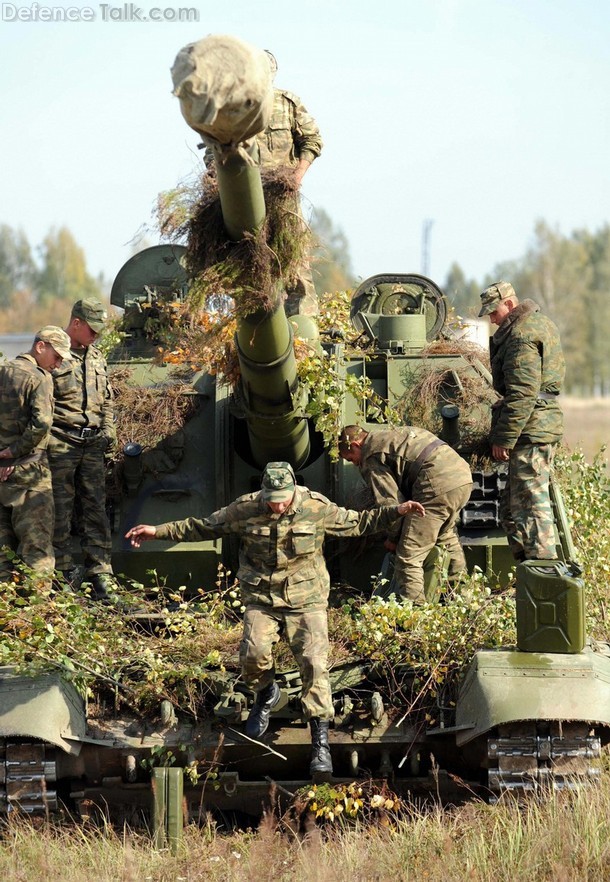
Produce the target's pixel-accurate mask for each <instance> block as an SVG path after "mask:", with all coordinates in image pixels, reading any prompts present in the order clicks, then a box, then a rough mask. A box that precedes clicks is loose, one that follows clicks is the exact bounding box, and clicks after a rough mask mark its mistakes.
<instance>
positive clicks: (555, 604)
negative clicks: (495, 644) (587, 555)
mask: <svg viewBox="0 0 610 882" xmlns="http://www.w3.org/2000/svg"><path fill="white" fill-rule="evenodd" d="M516 595H517V647H518V648H519V649H520V650H522V651H523V652H581V650H582V648H583V646H584V645H585V588H584V583H583V581H582V579H579V578H578V576H577V575H576V574H575V573H574V572H573V570H572V569H570V566H569V564H566V563H564V562H563V561H561V560H526V561H524V562H523V563H521V564H519V565H518V566H517V568H516Z"/></svg>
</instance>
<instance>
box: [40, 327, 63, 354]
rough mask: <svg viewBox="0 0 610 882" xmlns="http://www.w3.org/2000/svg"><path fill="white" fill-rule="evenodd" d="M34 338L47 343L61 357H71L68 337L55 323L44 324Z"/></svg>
mask: <svg viewBox="0 0 610 882" xmlns="http://www.w3.org/2000/svg"><path fill="white" fill-rule="evenodd" d="M36 340H42V342H43V343H49V344H50V345H51V346H52V347H53V349H54V350H55V352H56V353H57V354H58V355H61V357H62V358H66V359H68V358H72V355H71V353H70V338H69V337H68V335H67V334H66V332H65V331H63V330H62V329H61V328H58V327H57V326H56V325H45V326H44V328H41V329H40V330H39V331H38V333H37V334H36Z"/></svg>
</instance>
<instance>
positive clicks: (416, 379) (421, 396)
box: [396, 339, 498, 458]
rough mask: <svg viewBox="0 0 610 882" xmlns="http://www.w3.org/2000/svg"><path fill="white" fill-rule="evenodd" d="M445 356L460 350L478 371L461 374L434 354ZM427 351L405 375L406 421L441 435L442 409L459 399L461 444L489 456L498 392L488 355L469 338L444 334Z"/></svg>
mask: <svg viewBox="0 0 610 882" xmlns="http://www.w3.org/2000/svg"><path fill="white" fill-rule="evenodd" d="M442 355H461V356H462V357H463V358H464V359H465V361H467V362H468V363H469V364H470V365H471V366H472V367H473V368H474V371H472V372H470V373H467V372H462V371H460V372H459V373H458V372H456V371H455V370H454V369H452V368H447V366H446V365H442V364H440V365H439V364H437V363H436V360H435V358H434V356H442ZM422 356H423V359H422V361H421V363H419V364H418V365H417V367H415V368H414V369H410V368H409V367H408V365H407V367H406V368H405V372H404V374H403V378H402V379H403V383H404V385H405V392H404V393H403V395H402V396H401V398H400V401H399V402H398V403H397V405H396V407H397V409H398V410H399V411H400V412H401V413H402V414H403V416H404V422H405V423H407V424H412V425H415V426H421V427H423V428H424V429H428V431H429V432H432V433H434V434H435V435H439V434H440V433H441V431H442V428H443V420H442V416H441V408H442V407H443V406H444V405H445V404H455V405H457V406H458V407H459V411H460V417H459V427H460V443H461V447H462V448H463V449H465V450H468V451H469V452H471V453H472V454H474V455H475V456H477V457H480V458H485V457H487V456H488V455H489V445H488V440H487V439H488V436H489V431H490V426H491V410H490V405H491V404H492V403H493V402H494V401H496V400H497V397H498V396H497V393H496V392H494V390H493V387H492V386H491V383H490V380H489V378H488V376H486V374H488V372H489V356H488V354H487V353H486V352H485V350H484V349H482V348H481V347H480V346H478V345H477V344H476V343H472V342H470V341H468V340H456V339H441V340H436V341H434V342H433V343H430V344H429V345H428V346H427V347H426V348H425V349H424V350H423V352H422Z"/></svg>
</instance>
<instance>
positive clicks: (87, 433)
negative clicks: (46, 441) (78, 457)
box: [53, 423, 101, 441]
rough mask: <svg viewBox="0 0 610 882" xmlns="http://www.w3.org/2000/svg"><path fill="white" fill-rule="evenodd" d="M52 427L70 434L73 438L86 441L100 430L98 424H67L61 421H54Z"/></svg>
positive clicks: (95, 435)
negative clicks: (77, 425)
mask: <svg viewBox="0 0 610 882" xmlns="http://www.w3.org/2000/svg"><path fill="white" fill-rule="evenodd" d="M53 428H54V429H58V430H59V431H60V432H62V433H63V434H64V435H70V436H72V437H73V438H80V440H81V441H86V440H87V439H88V438H95V437H97V435H99V433H100V432H101V429H100V427H99V426H80V427H76V426H67V425H65V424H63V423H56V424H55V425H54V426H53Z"/></svg>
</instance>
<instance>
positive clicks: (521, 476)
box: [479, 281, 565, 561]
mask: <svg viewBox="0 0 610 882" xmlns="http://www.w3.org/2000/svg"><path fill="white" fill-rule="evenodd" d="M484 315H488V316H489V320H490V321H491V323H492V324H493V325H497V326H498V330H497V331H496V332H495V334H494V335H493V337H492V338H491V341H490V357H491V372H492V376H493V385H494V389H495V390H496V392H498V394H499V395H500V396H501V397H500V399H499V401H498V402H497V403H495V404H494V405H493V409H492V425H491V434H490V437H489V441H490V445H491V453H492V456H493V458H494V459H495V460H496V461H497V462H507V463H508V481H507V484H506V487H505V489H504V490H503V492H502V496H501V499H500V519H501V523H502V527H503V528H504V530H505V531H506V534H507V536H508V543H509V545H510V548H511V551H512V553H513V555H514V557H515V560H518V561H523V560H530V559H534V560H544V559H552V558H555V557H556V556H557V552H556V550H555V531H554V528H553V513H552V509H551V500H550V495H549V481H550V475H551V468H552V463H553V456H554V453H555V447H556V445H557V443H558V442H559V441H561V438H562V436H563V413H562V411H561V407H560V406H559V402H558V400H557V398H558V396H559V394H560V392H561V389H562V386H563V381H564V376H565V362H564V358H563V353H562V350H561V341H560V339H559V331H558V330H557V327H556V325H555V324H554V323H553V322H552V321H551V320H550V319H549V318H547V317H546V316H544V315H542V313H541V312H540V307H539V306H538V304H537V303H535V302H534V301H533V300H523V301H522V302H521V303H519V300H518V298H517V295H516V293H515V290H514V288H513V286H512V285H511V284H510V282H503V281H501V282H494V283H493V285H489V286H488V287H487V288H486V289H485V290H484V291H483V293H482V294H481V311H480V312H479V316H484Z"/></svg>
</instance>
